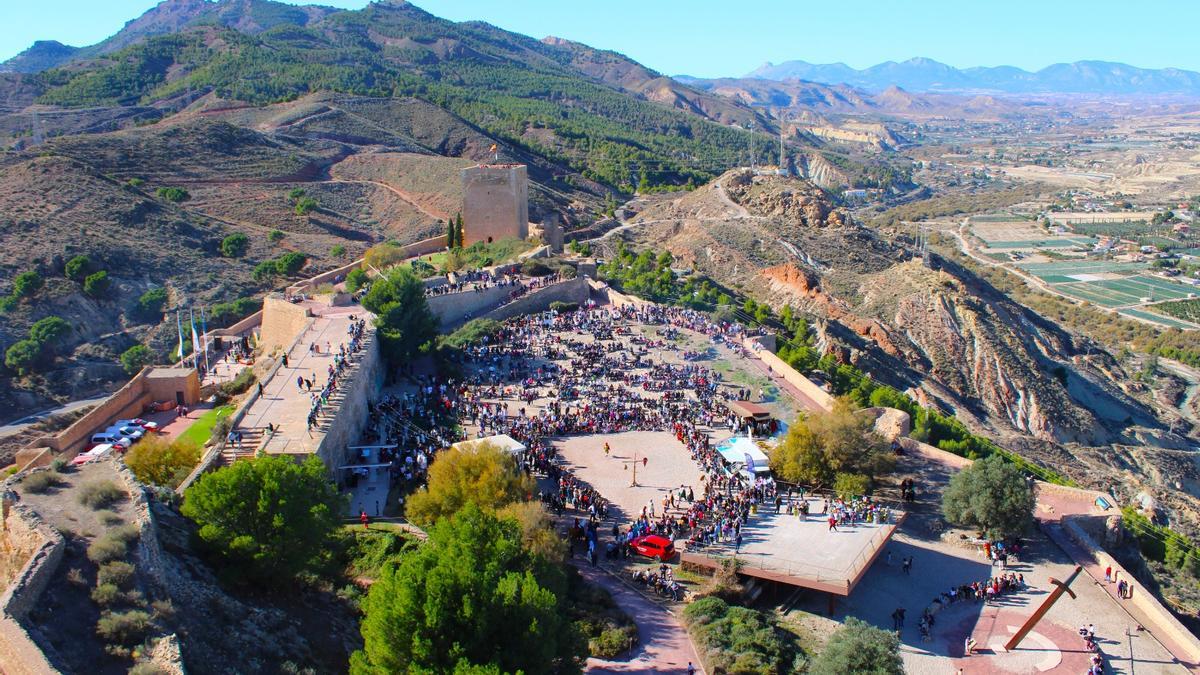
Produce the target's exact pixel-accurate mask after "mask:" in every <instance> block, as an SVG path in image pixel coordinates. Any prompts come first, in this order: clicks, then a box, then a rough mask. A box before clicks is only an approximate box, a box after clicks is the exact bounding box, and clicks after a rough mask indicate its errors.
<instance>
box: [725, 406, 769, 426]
mask: <svg viewBox="0 0 1200 675" xmlns="http://www.w3.org/2000/svg"><path fill="white" fill-rule="evenodd" d="M725 407H727V408H729V411H730V412H732V413H733V414H734V415H737V416H738V417H740V418H742V419H744V420H747V421H750V420H753V421H755V422H766V421H768V420H770V419H771V411H770V410H767V409H766V408H765V407H763V406H761V405H759V404H757V403H751V402H750V401H728V402H726V403H725Z"/></svg>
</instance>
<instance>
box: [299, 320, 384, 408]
mask: <svg viewBox="0 0 1200 675" xmlns="http://www.w3.org/2000/svg"><path fill="white" fill-rule="evenodd" d="M366 326H367V321H366V319H360V318H358V317H356V316H353V315H352V316H351V317H350V326H349V327H348V328H347V329H346V333H347V334H348V335H349V336H350V339H349V340H347V341H346V342H344V343H342V344H340V345H338V348H337V350H336V351H334V349H333V347H332V345H330V344H329V343H328V342H327V343H325V352H324V353H332V354H333V361H332V362H331V363H330V364H329V367H328V369H327V373H326V374H327V379H326V380H325V385H324V386H323V387H321V389H320V390H319V391H312V389H313V387H314V386H315V385H316V382H314V380H316V376H315V374H314V376H313V377H312V378H305V377H304V376H303V375H296V386H297V387H299V388H301V389H304V390H306V391H308V392H309V393H310V394H309V408H308V428H309V430H310V431H311V430H312V428H313V427H315V426H316V425H317V423H318V421H319V420H320V416H321V412H322V411H323V410H324V409H325V407H326V406H327V405H329V400H330V399H331V398H332V397H333V395H334V394H335V393H336V392H337V390H338V387H339V386H340V385H341V383H342V381H343V378H344V376H345V375H346V372H347V371H348V370H349V369H350V367H351V364H352V363H354V361H353V360H352V358H351V357H353V356H354V355H355V354H358V352H359V351H361V350H362V346H363V335H364V333H365V330H366ZM308 348H309V351H310V352H313V353H320V347H319V345H318V344H317V343H316V342H312V343H310V344H309V346H308ZM284 365H285V366H286V365H287V361H286V356H285V361H284Z"/></svg>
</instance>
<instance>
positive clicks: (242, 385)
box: [217, 368, 258, 396]
mask: <svg viewBox="0 0 1200 675" xmlns="http://www.w3.org/2000/svg"><path fill="white" fill-rule="evenodd" d="M257 381H258V376H257V375H255V374H254V369H252V368H244V369H242V372H240V373H238V374H237V376H235V377H234V378H233V379H232V380H229V381H228V382H222V383H221V384H220V385H219V386H218V387H217V389H218V390H220V392H221V393H222V394H224V395H226V396H237V395H238V394H241V393H243V392H245V391H246V390H247V389H249V388H250V387H251V385H253V384H254V383H255V382H257Z"/></svg>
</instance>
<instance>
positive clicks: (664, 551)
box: [629, 534, 675, 562]
mask: <svg viewBox="0 0 1200 675" xmlns="http://www.w3.org/2000/svg"><path fill="white" fill-rule="evenodd" d="M629 545H630V546H631V547H632V548H633V551H634V553H637V554H638V555H644V556H646V557H647V558H656V559H658V560H661V561H663V562H666V561H668V560H670V559H671V558H674V557H675V543H674V542H672V541H671V540H670V539H667V538H666V537H664V536H662V535H658V534H648V535H646V536H644V537H638V538H637V539H634V540H633V541H631V542H629Z"/></svg>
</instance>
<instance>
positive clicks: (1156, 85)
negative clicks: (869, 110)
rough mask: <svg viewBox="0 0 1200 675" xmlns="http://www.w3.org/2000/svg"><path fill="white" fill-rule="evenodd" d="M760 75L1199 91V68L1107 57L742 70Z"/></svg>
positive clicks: (975, 87)
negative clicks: (1037, 65)
mask: <svg viewBox="0 0 1200 675" xmlns="http://www.w3.org/2000/svg"><path fill="white" fill-rule="evenodd" d="M746 77H747V78H757V79H765V80H779V81H782V80H805V81H809V82H820V83H824V84H846V85H850V86H854V87H860V88H863V89H867V90H869V91H883V90H886V89H888V88H889V87H900V88H902V89H905V90H907V91H912V92H997V93H1006V94H1096V95H1132V94H1141V95H1148V94H1153V95H1179V96H1200V73H1197V72H1194V71H1190V70H1180V69H1177V68H1161V69H1148V68H1137V67H1134V66H1130V65H1127V64H1124V63H1112V62H1108V61H1076V62H1074V63H1056V64H1054V65H1050V66H1047V67H1045V68H1042V69H1041V70H1038V71H1037V72H1029V71H1027V70H1022V69H1020V68H1016V67H1014V66H996V67H974V68H961V69H960V68H955V67H953V66H949V65H946V64H944V63H940V62H938V61H934V60H933V59H927V58H913V59H909V60H907V61H901V62H896V61H887V62H885V63H880V64H878V65H875V66H871V67H870V68H865V69H862V70H858V69H856V68H852V67H850V66H848V65H846V64H844V63H824V64H819V63H808V62H806V61H786V62H784V63H779V64H773V63H766V64H764V65H762V66H760V67H759V68H757V69H755V70H754V71H752V72H750V73H748V74H747V75H746Z"/></svg>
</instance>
